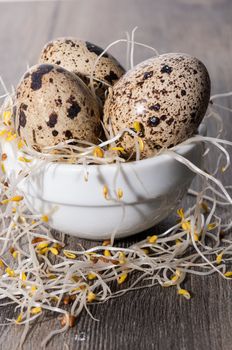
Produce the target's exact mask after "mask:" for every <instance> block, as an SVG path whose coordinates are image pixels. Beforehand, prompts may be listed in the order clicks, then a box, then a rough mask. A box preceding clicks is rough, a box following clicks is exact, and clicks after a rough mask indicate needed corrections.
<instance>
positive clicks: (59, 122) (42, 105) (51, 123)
mask: <svg viewBox="0 0 232 350" xmlns="http://www.w3.org/2000/svg"><path fill="white" fill-rule="evenodd" d="M16 128H17V132H18V134H19V135H20V136H21V137H22V138H23V139H25V140H26V141H27V142H28V143H29V144H30V145H33V146H36V147H37V148H39V149H40V148H41V147H43V146H53V145H56V144H58V143H59V142H62V141H64V140H68V139H73V138H75V139H80V140H85V141H89V142H94V143H96V142H97V138H98V136H99V132H100V116H99V110H98V104H97V101H96V99H95V98H94V97H93V96H92V94H91V93H90V91H89V89H88V88H87V87H86V86H85V84H84V83H83V82H82V80H81V79H80V78H78V77H77V76H76V75H75V74H73V73H71V72H69V71H67V70H65V69H64V68H61V67H59V66H56V65H51V64H42V65H36V66H33V67H32V68H30V70H29V71H28V72H27V73H26V74H25V75H24V76H23V78H22V80H21V82H20V84H19V86H18V87H17V99H16Z"/></svg>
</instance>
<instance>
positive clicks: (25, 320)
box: [0, 32, 232, 346]
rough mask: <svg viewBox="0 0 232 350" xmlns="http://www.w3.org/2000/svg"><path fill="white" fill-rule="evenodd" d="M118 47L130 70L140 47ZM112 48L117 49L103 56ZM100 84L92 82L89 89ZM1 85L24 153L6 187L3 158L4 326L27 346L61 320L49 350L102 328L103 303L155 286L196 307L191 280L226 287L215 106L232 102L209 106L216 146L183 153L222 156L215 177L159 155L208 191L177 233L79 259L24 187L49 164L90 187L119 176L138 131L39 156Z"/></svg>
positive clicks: (6, 122)
mask: <svg viewBox="0 0 232 350" xmlns="http://www.w3.org/2000/svg"><path fill="white" fill-rule="evenodd" d="M127 36H128V35H127ZM118 42H125V43H127V56H128V62H130V64H131V66H133V50H134V45H136V44H138V43H136V42H135V41H134V32H133V33H132V36H131V38H127V39H121V40H118V41H117V42H116V43H118ZM114 44H115V43H113V44H110V45H109V46H108V47H107V49H106V50H108V48H109V47H111V46H112V45H114ZM140 45H143V44H140ZM143 46H146V45H143ZM154 50H155V49H154ZM104 52H105V51H104ZM131 52H132V53H131ZM96 64H97V61H96V62H95V66H96ZM93 72H94V67H93ZM94 79H95V78H94V74H92V75H91V77H90V81H91V82H92V83H91V84H92V88H93V81H94ZM2 85H3V88H4V95H3V96H0V98H5V100H4V102H3V105H2V106H1V122H0V137H1V139H2V142H11V143H12V144H14V146H15V147H16V149H18V154H19V157H18V162H20V164H21V165H23V167H22V170H21V171H20V172H19V173H18V174H11V176H10V177H9V178H8V177H7V174H6V172H5V168H4V162H5V160H6V159H7V154H2V156H1V169H2V172H1V181H0V189H1V191H0V217H1V232H0V242H1V252H0V274H1V278H0V300H1V306H2V307H4V306H5V305H10V304H13V305H14V306H15V316H14V318H12V319H8V320H6V324H14V325H16V326H22V327H24V328H23V331H22V337H21V341H20V346H22V344H23V343H24V341H25V339H26V336H27V334H28V331H29V327H30V324H31V323H33V322H35V320H37V319H38V318H40V317H41V316H42V315H43V314H44V313H45V312H53V313H57V316H58V319H59V320H60V328H58V329H57V330H54V331H53V332H51V333H50V334H48V335H47V336H46V337H45V338H44V339H43V341H42V344H43V346H46V344H47V343H48V342H49V340H50V339H51V337H53V336H55V335H58V334H60V333H62V332H64V331H66V330H68V328H70V327H73V326H74V325H75V323H78V318H79V317H80V313H81V312H82V311H83V310H86V311H87V313H88V314H89V315H90V317H92V318H93V319H95V317H94V315H92V314H91V308H90V305H91V304H92V303H96V302H97V303H103V302H106V301H107V300H108V299H110V298H114V297H119V296H120V295H123V294H124V293H127V292H128V291H133V290H135V289H139V288H145V287H146V288H148V287H153V286H154V285H157V284H158V285H160V286H161V287H165V288H168V287H174V288H176V293H177V295H179V296H180V297H183V298H185V299H186V300H189V299H191V291H188V290H186V289H185V284H184V282H185V278H186V275H188V274H192V275H197V276H206V275H210V274H213V273H218V274H219V275H220V276H221V277H223V278H225V279H231V278H232V270H230V269H229V268H228V266H230V262H231V260H232V240H231V237H230V235H229V233H226V232H229V230H230V228H231V227H232V220H231V219H230V213H231V211H230V208H231V207H230V206H231V204H232V198H231V190H232V186H230V185H228V186H224V185H223V184H222V182H221V181H220V180H219V176H220V174H221V173H222V172H224V171H226V170H227V169H228V168H229V167H230V155H229V152H228V150H227V147H230V146H232V142H230V141H227V140H223V139H221V138H219V135H220V134H221V132H222V125H223V123H222V119H221V118H220V116H219V114H218V113H217V111H216V109H215V108H217V109H218V108H222V109H227V108H225V107H224V106H221V105H219V104H218V103H217V104H215V107H214V101H215V100H216V99H217V98H225V97H229V96H231V95H232V93H231V92H229V93H225V94H221V95H214V96H212V98H211V102H212V103H211V104H210V107H209V111H208V114H207V116H206V120H208V121H210V120H211V119H212V120H216V121H217V125H218V132H217V136H216V137H209V136H200V135H195V136H193V137H192V138H191V139H188V140H186V141H184V142H183V145H187V144H189V143H192V142H195V143H201V144H202V143H204V144H205V145H206V147H207V148H206V152H205V154H204V159H207V156H210V152H211V148H212V147H215V148H216V149H217V150H218V152H219V153H220V155H219V157H218V160H217V161H216V164H215V169H213V171H212V172H211V173H209V172H208V171H206V170H202V169H200V168H199V167H197V166H196V165H194V164H193V163H191V162H190V161H189V160H187V159H186V158H184V157H183V156H181V155H180V154H178V153H177V152H176V148H175V147H174V148H172V149H169V150H163V151H161V152H160V153H165V154H167V155H168V156H169V157H172V158H173V159H175V160H176V161H178V162H181V163H182V164H184V165H185V166H186V167H187V168H189V169H190V170H191V171H193V172H194V173H195V174H197V175H198V177H199V178H200V179H201V180H202V181H201V188H199V189H198V190H196V189H190V190H189V194H190V195H191V196H194V197H195V203H194V204H193V205H192V207H190V208H188V209H187V210H184V209H183V208H179V209H178V210H177V213H176V219H177V220H176V222H175V223H174V225H173V226H172V227H170V228H168V229H167V230H165V231H164V232H162V233H161V234H157V233H156V232H155V229H154V232H153V234H151V235H150V236H148V237H146V238H145V239H143V240H142V241H140V242H137V243H134V244H132V245H130V246H128V247H121V246H120V244H117V243H114V236H115V234H116V233H117V229H118V228H117V227H116V228H115V231H114V233H113V235H112V237H111V240H107V241H104V242H101V243H99V245H98V246H95V247H92V248H89V249H86V248H85V247H84V246H82V245H81V244H78V245H77V247H76V249H72V250H71V249H69V247H68V246H66V244H65V237H64V235H62V234H60V237H59V236H58V235H57V234H53V232H52V231H51V230H50V229H49V227H48V226H47V223H48V224H49V220H50V217H51V216H52V212H50V213H43V215H39V214H33V213H32V212H31V211H30V208H28V206H27V205H26V204H25V200H24V195H23V193H20V191H19V190H18V184H19V183H20V182H21V181H22V180H23V179H24V178H26V177H28V176H31V175H32V174H33V173H34V172H35V171H36V170H37V169H38V168H39V167H40V166H42V165H44V164H47V163H48V162H60V161H62V162H67V163H72V164H82V165H83V167H84V169H85V173H84V176H85V178H86V181H87V180H88V176H89V175H88V165H89V164H109V163H116V164H117V166H118V169H119V170H120V166H121V163H122V162H126V161H128V160H130V157H131V155H128V157H125V154H124V152H125V150H124V149H123V148H122V147H120V146H118V145H117V141H118V140H120V138H121V136H122V135H123V134H124V133H130V135H131V136H132V137H134V141H135V142H134V144H135V147H134V148H135V151H134V152H135V154H136V159H137V160H139V159H140V152H141V151H142V149H143V143H142V139H141V138H140V137H139V125H137V124H136V125H134V128H133V130H132V129H130V128H125V129H123V130H121V132H119V133H118V134H117V135H114V134H113V131H112V128H111V127H110V125H109V128H108V130H109V132H108V133H106V136H107V139H106V140H99V144H97V145H94V144H90V143H87V142H83V141H82V140H68V141H66V142H63V143H61V144H59V145H56V146H54V147H46V148H44V149H43V150H42V152H41V151H38V150H36V149H34V148H30V147H29V146H28V145H27V142H26V141H23V140H21V139H20V138H19V137H18V136H17V134H16V133H15V131H14V128H13V122H12V111H13V106H14V93H12V94H10V93H8V91H7V89H6V87H5V85H4V84H3V82H2ZM227 110H228V109H227ZM73 141H75V145H74V144H72V143H73ZM122 155H123V156H122ZM119 170H118V171H119ZM114 183H115V199H114V200H115V201H116V202H117V203H120V205H121V206H122V221H123V217H124V216H123V215H124V213H125V212H124V204H123V195H124V193H123V188H117V186H116V178H115V181H114ZM109 195H110V194H109V189H108V187H107V186H106V185H104V186H103V188H102V196H104V198H105V199H106V200H108V199H109ZM220 207H222V208H224V212H225V209H226V208H228V218H224V219H223V218H221V217H220V215H219V214H218V213H217V209H218V208H219V209H220ZM132 274H133V279H132V278H131V277H132ZM113 282H114V283H113ZM115 285H116V286H117V287H115Z"/></svg>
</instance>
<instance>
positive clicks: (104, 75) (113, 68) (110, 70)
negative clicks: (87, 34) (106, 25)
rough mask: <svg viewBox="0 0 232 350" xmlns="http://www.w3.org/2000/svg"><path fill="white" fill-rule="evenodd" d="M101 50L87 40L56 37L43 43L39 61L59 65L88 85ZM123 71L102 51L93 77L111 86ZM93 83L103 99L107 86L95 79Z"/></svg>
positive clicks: (114, 60) (116, 62)
mask: <svg viewBox="0 0 232 350" xmlns="http://www.w3.org/2000/svg"><path fill="white" fill-rule="evenodd" d="M102 52H103V49H102V48H100V47H98V46H96V45H94V44H91V43H90V42H88V41H83V40H78V39H75V38H58V39H55V40H53V41H51V42H49V43H48V44H46V45H45V47H44V48H43V50H42V53H41V55H40V58H39V62H40V63H53V64H57V65H60V66H62V67H63V68H65V69H67V70H69V71H70V72H73V73H75V74H77V75H78V76H79V77H80V78H81V79H83V80H84V82H85V83H86V84H87V85H88V84H89V78H88V77H89V76H90V75H91V73H92V67H93V65H94V63H95V61H96V59H97V58H98V56H99V55H100V54H101V53H102ZM124 73H125V70H124V69H123V67H122V66H121V65H120V63H119V62H118V61H117V60H116V59H115V58H114V57H113V56H111V55H110V54H108V53H104V55H103V56H102V57H101V58H100V59H99V62H98V63H97V65H96V68H95V71H94V77H95V78H97V79H100V80H102V81H103V82H105V83H106V84H108V85H111V86H112V85H113V84H114V83H115V82H116V81H117V80H118V79H119V78H120V77H121V76H122V75H123V74H124ZM94 85H95V89H96V94H97V96H99V97H100V98H101V100H103V101H104V99H105V90H106V89H107V86H106V85H103V84H102V83H99V82H97V81H95V83H94Z"/></svg>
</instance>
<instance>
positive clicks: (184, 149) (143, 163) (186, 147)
mask: <svg viewBox="0 0 232 350" xmlns="http://www.w3.org/2000/svg"><path fill="white" fill-rule="evenodd" d="M206 133H207V126H206V125H205V123H203V122H202V123H201V124H200V125H199V127H198V133H197V134H196V135H202V136H205V135H206ZM193 136H194V135H193ZM1 143H2V146H3V144H4V143H5V142H4V141H1ZM4 146H5V147H6V148H8V147H9V148H11V151H12V153H13V157H17V154H18V153H20V151H18V150H17V149H16V148H15V147H12V144H11V143H5V145H4ZM4 146H3V147H4ZM195 146H196V142H195V141H194V140H193V141H192V142H191V143H189V144H177V145H176V146H174V147H173V148H175V151H176V152H177V153H178V154H180V155H182V156H185V155H187V154H188V153H189V152H190V151H191V150H192V149H193V148H194V147H195ZM171 149H172V148H170V150H171ZM20 154H21V153H20ZM168 157H169V158H170V155H168V154H166V153H165V152H164V153H161V154H157V155H154V156H152V157H149V158H145V159H140V160H134V161H129V162H120V166H122V167H123V168H128V170H129V168H131V167H147V166H149V164H151V163H152V164H153V165H154V163H158V164H161V163H162V162H164V161H165V162H166V161H167V159H168ZM10 158H11V157H10ZM170 159H172V158H170ZM39 161H40V160H39V159H37V160H36V159H35V162H39ZM41 162H42V163H44V161H43V160H41ZM33 164H35V163H34V161H33ZM41 165H42V164H41ZM87 167H88V172H89V171H91V170H92V171H94V170H97V169H101V170H106V169H109V170H110V169H115V167H118V164H117V163H110V164H88V165H87ZM48 168H49V170H50V171H52V170H53V169H54V168H55V169H56V171H58V170H61V171H62V170H63V171H64V170H67V171H75V172H76V171H78V170H83V164H68V163H58V162H51V161H47V162H46V163H45V164H44V169H47V170H48Z"/></svg>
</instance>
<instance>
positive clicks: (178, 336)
mask: <svg viewBox="0 0 232 350" xmlns="http://www.w3.org/2000/svg"><path fill="white" fill-rule="evenodd" d="M231 18H232V1H231V0H169V1H167V0H160V1H156V0H140V1H139V0H117V1H115V0H98V1H97V0H86V1H83V0H82V1H81V0H76V1H64V2H58V1H57V2H56V1H53V2H44V1H43V2H36V1H32V2H19V1H17V2H15V3H14V2H8V1H6V2H5V3H4V2H0V74H1V75H2V77H3V78H4V81H5V82H6V83H7V85H8V87H10V86H11V84H13V85H15V84H16V83H17V82H18V80H19V78H20V77H21V75H22V74H23V73H24V71H25V69H26V65H27V64H30V65H32V64H34V63H36V60H37V57H38V55H39V52H40V49H41V48H42V46H43V45H44V44H45V43H46V42H47V41H48V40H50V39H52V38H54V37H57V36H67V35H69V36H76V37H79V38H83V39H87V40H89V41H92V42H94V43H97V44H99V46H102V47H105V46H106V45H107V44H108V43H109V42H111V41H113V40H116V39H118V38H120V37H122V36H124V32H125V31H126V30H131V29H132V28H133V27H135V26H138V27H139V30H138V32H137V40H140V41H141V42H143V43H147V44H149V45H152V46H154V47H156V48H157V49H158V50H159V52H160V53H163V52H175V51H177V52H187V53H190V54H192V55H195V56H197V57H199V58H200V59H202V60H203V61H204V62H205V64H206V66H207V67H208V69H209V72H210V75H211V79H212V92H213V93H216V92H223V91H228V90H232V68H231V60H232V40H231V39H232V20H231ZM112 52H113V53H114V54H115V55H116V57H118V59H119V60H121V61H122V63H125V46H123V44H122V45H121V46H117V47H116V48H114V49H113V50H112ZM149 54H150V52H149V51H148V50H142V49H138V48H136V61H137V62H139V61H141V60H143V59H145V58H147V57H148V56H149ZM225 103H226V104H227V105H228V106H229V105H230V107H231V103H229V102H228V101H225ZM230 118H232V115H231V116H229V114H227V113H224V119H225V125H226V130H227V131H226V132H225V135H226V136H227V137H229V138H231V135H230V133H231V132H230V130H231V125H232V124H231V120H230ZM229 178H231V173H230V172H229V173H228V174H227V175H225V177H224V179H225V180H226V181H227V182H229ZM163 226H167V222H165V223H164V224H163ZM158 229H160V227H159V228H157V230H158ZM73 242H74V241H73ZM186 288H187V289H188V290H191V291H192V293H193V294H194V297H193V298H192V300H191V301H186V300H185V299H182V298H179V297H177V296H176V291H175V289H173V290H172V289H162V288H160V287H154V288H152V289H148V290H140V291H137V292H133V293H129V294H127V295H125V296H123V297H121V298H119V299H114V300H111V301H109V302H107V303H105V304H101V305H94V306H93V307H92V312H93V314H94V316H95V317H96V318H98V319H99V322H95V321H93V320H91V319H90V317H89V316H88V315H86V314H84V313H83V314H82V315H81V316H80V318H79V320H78V324H77V326H76V327H75V328H74V329H72V330H70V331H69V332H68V333H66V334H65V335H61V336H57V337H55V338H54V339H53V340H52V341H51V342H50V344H49V346H48V349H57V350H61V349H66V347H65V345H64V344H65V343H66V344H67V345H68V346H69V349H71V350H74V349H81V350H83V349H88V350H98V349H99V350H116V349H120V350H124V349H125V350H130V349H131V350H132V349H146V350H150V349H161V350H166V349H173V350H185V349H186V350H187V349H188V350H201V349H202V350H203V349H204V350H230V349H232V340H231V327H232V298H231V283H230V282H228V281H224V280H222V279H220V278H219V277H217V276H212V277H208V278H198V277H193V278H188V280H187V282H186ZM12 313H13V310H12V308H6V309H1V322H3V320H4V318H6V317H11V316H12ZM58 325H59V324H58V320H57V319H51V320H48V321H46V322H42V323H38V324H37V325H36V326H35V327H33V329H32V331H31V333H30V338H29V339H28V340H27V342H26V344H25V346H24V349H26V350H29V349H30V350H34V349H38V348H39V343H40V340H41V339H42V338H43V337H44V335H46V334H48V333H49V331H50V330H52V329H54V327H55V326H58ZM20 333H21V328H20V327H12V328H8V327H3V328H1V333H0V334H1V335H0V349H3V350H8V349H17V348H18V342H19V338H20Z"/></svg>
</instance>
